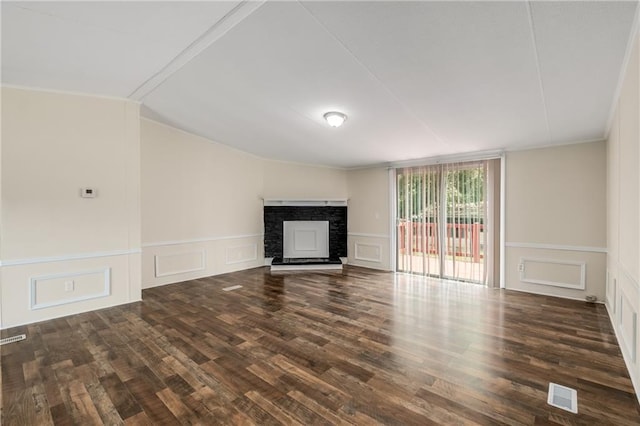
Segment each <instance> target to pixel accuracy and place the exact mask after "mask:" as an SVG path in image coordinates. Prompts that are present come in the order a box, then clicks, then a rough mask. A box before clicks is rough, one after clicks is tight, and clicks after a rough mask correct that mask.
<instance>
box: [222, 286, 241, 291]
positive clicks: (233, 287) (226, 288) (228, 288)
mask: <svg viewBox="0 0 640 426" xmlns="http://www.w3.org/2000/svg"><path fill="white" fill-rule="evenodd" d="M239 288H242V286H241V285H232V286H231V287H225V288H223V289H222V290H224V291H233V290H237V289H239Z"/></svg>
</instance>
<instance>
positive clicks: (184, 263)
mask: <svg viewBox="0 0 640 426" xmlns="http://www.w3.org/2000/svg"><path fill="white" fill-rule="evenodd" d="M205 258H206V255H205V250H198V251H190V252H183V253H172V254H161V255H156V256H155V257H154V259H155V276H156V278H158V277H166V276H168V275H178V274H185V273H187V272H196V271H203V270H204V269H205V268H206V262H205Z"/></svg>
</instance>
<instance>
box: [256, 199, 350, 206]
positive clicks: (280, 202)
mask: <svg viewBox="0 0 640 426" xmlns="http://www.w3.org/2000/svg"><path fill="white" fill-rule="evenodd" d="M263 201H264V205H265V206H289V207H323V206H346V205H347V201H348V199H346V198H334V199H330V200H327V199H313V198H309V199H282V198H280V199H279V198H265V199H263Z"/></svg>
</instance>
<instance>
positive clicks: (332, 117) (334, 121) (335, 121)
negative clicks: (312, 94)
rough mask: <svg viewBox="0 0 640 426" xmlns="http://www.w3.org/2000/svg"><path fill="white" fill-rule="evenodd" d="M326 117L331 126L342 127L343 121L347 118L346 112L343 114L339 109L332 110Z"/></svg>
mask: <svg viewBox="0 0 640 426" xmlns="http://www.w3.org/2000/svg"><path fill="white" fill-rule="evenodd" d="M324 119H325V120H327V123H329V126H331V127H340V126H342V123H344V121H345V120H346V119H347V116H346V114H343V113H341V112H338V111H330V112H328V113H326V114H325V115H324Z"/></svg>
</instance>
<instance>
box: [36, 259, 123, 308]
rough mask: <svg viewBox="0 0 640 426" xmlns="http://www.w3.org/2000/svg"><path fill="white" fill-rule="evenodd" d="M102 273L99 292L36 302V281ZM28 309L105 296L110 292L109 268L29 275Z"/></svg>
mask: <svg viewBox="0 0 640 426" xmlns="http://www.w3.org/2000/svg"><path fill="white" fill-rule="evenodd" d="M100 273H102V274H103V276H104V287H103V288H102V291H101V292H100V293H95V294H88V295H84V296H81V297H76V298H68V299H61V300H56V301H55V302H49V303H40V304H39V303H37V295H38V293H37V291H38V281H44V280H52V279H56V278H70V277H77V276H82V275H93V274H100ZM29 284H30V285H29V309H30V310H32V311H35V310H38V309H43V308H51V307H53V306H59V305H68V304H70V303H76V302H81V301H85V300H91V299H98V298H100V297H106V296H109V295H110V294H111V268H103V269H94V270H89V271H77V272H71V273H68V272H64V273H60V274H51V275H40V276H37V277H31V278H30V279H29Z"/></svg>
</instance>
